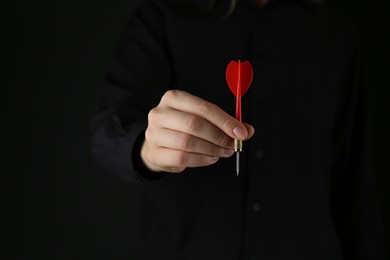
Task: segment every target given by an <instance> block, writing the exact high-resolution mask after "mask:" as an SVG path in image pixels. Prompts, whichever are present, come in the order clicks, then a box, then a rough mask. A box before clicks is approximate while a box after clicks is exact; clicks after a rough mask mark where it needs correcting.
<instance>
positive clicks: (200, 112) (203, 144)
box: [141, 90, 254, 173]
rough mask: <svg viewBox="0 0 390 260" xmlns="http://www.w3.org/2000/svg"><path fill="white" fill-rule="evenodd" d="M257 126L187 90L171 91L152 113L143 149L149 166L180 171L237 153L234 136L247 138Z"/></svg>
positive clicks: (152, 169)
mask: <svg viewBox="0 0 390 260" xmlns="http://www.w3.org/2000/svg"><path fill="white" fill-rule="evenodd" d="M253 133H254V129H253V127H252V126H250V125H248V124H243V123H241V122H239V121H238V120H236V119H235V118H234V117H232V116H230V115H229V114H227V113H226V112H224V111H223V110H222V109H220V108H219V107H218V106H216V105H214V104H212V103H210V102H207V101H205V100H203V99H201V98H198V97H195V96H193V95H191V94H189V93H187V92H184V91H179V90H170V91H168V92H166V93H165V94H164V96H163V97H162V98H161V101H160V103H159V105H158V106H157V107H155V108H153V109H152V110H151V111H150V112H149V116H148V128H147V129H146V132H145V141H144V143H143V145H142V148H141V158H142V160H143V162H144V164H145V166H146V167H147V168H148V169H149V170H151V171H155V172H161V171H165V172H171V173H179V172H182V171H184V169H186V168H187V167H201V166H208V165H211V164H214V163H216V162H217V161H218V160H219V158H221V157H222V158H227V157H230V156H231V155H233V154H234V148H233V142H234V139H239V140H247V139H249V138H251V137H252V135H253Z"/></svg>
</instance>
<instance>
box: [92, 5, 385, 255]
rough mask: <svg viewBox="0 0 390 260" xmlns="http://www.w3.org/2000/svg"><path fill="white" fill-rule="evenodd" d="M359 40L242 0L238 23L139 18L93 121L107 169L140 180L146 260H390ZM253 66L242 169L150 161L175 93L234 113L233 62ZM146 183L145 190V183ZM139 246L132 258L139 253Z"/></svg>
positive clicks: (331, 20)
mask: <svg viewBox="0 0 390 260" xmlns="http://www.w3.org/2000/svg"><path fill="white" fill-rule="evenodd" d="M360 56H361V55H360V51H359V40H358V34H357V33H356V31H355V29H354V27H352V26H351V25H350V24H349V23H348V22H347V21H346V20H344V19H343V18H342V17H341V16H339V15H338V14H337V13H335V12H333V11H330V10H328V9H327V8H326V7H323V6H312V5H307V4H304V3H302V2H300V1H277V0H275V1H272V4H270V5H268V6H267V7H265V8H264V9H262V10H260V9H257V8H254V7H253V4H248V1H241V2H240V3H239V4H238V6H237V7H236V9H235V10H234V12H233V13H232V14H231V15H230V16H229V17H227V18H224V17H221V16H220V15H214V16H213V13H212V12H197V11H196V12H194V11H192V10H190V9H189V8H188V5H186V4H185V2H184V1H168V0H165V1H162V0H145V1H143V3H142V4H141V5H140V6H139V7H138V9H137V10H136V12H135V13H134V14H133V15H132V17H131V19H130V20H129V22H128V25H127V28H126V31H125V32H124V34H123V37H122V39H121V41H120V43H119V45H118V48H117V51H116V54H115V57H114V59H113V62H112V65H111V66H110V69H109V71H108V73H107V75H106V77H105V81H104V86H103V93H102V100H101V111H100V113H99V114H98V115H97V116H96V117H95V118H94V120H93V121H92V128H93V131H94V136H93V139H92V152H93V156H94V158H95V160H96V161H98V162H99V163H100V164H101V165H103V166H104V167H105V168H107V169H108V170H109V171H110V172H111V173H112V174H113V175H115V176H117V177H119V179H120V180H122V181H124V182H128V188H129V189H132V188H133V187H135V185H137V186H139V187H138V188H139V190H140V194H139V198H138V199H139V200H141V201H142V205H143V208H142V210H141V211H140V212H134V214H139V215H142V219H143V223H139V225H141V226H143V231H142V233H130V234H129V236H134V237H136V238H137V239H141V240H142V244H143V246H144V248H143V249H142V250H141V251H142V253H141V254H140V255H137V256H134V259H170V260H173V259H194V260H195V259H196V260H199V259H224V260H233V259H234V260H237V259H264V260H268V259H283V260H285V259H300V260H304V259H308V260H309V259H310V260H312V259H324V260H325V259H326V260H329V259H332V260H338V259H384V256H383V254H382V249H383V241H382V232H383V230H382V226H381V220H380V215H379V209H378V205H377V201H376V195H375V183H374V179H373V173H372V170H371V162H370V157H369V146H368V131H367V109H366V98H365V89H364V84H363V83H364V82H363V78H362V71H361V67H362V66H361V57H360ZM232 59H234V60H238V59H241V60H249V61H250V62H251V63H252V65H253V68H254V80H253V83H252V86H251V88H250V90H249V91H248V93H247V94H246V95H245V96H244V97H243V100H242V102H243V108H242V111H243V121H245V122H248V123H250V124H252V125H254V127H255V129H256V133H255V135H254V137H253V138H252V139H251V140H250V141H248V142H245V143H244V149H243V152H242V159H241V175H240V176H239V177H237V176H236V173H235V159H234V158H233V157H232V158H229V159H221V160H220V161H219V162H218V163H217V164H215V165H213V166H210V167H203V168H192V169H187V170H185V171H184V172H183V173H181V174H169V173H160V174H157V173H150V172H148V171H147V170H146V169H145V168H144V166H143V165H142V162H141V160H140V156H139V150H140V144H141V142H142V140H143V133H144V130H145V128H146V127H147V114H148V112H149V110H150V109H152V108H153V107H155V106H156V105H157V104H158V102H159V100H160V98H161V96H162V95H163V94H164V93H165V92H166V91H167V90H169V89H180V90H185V91H188V92H189V93H191V94H193V95H196V96H199V97H201V98H203V99H206V100H208V101H210V102H212V103H215V104H217V105H218V106H219V107H221V108H222V109H224V110H225V111H227V112H229V113H230V114H232V115H234V109H235V97H234V96H233V95H232V94H231V92H230V90H229V89H228V86H227V85H226V81H225V68H226V66H227V64H228V62H229V61H230V60H232ZM140 187H141V188H140ZM131 246H132V245H129V250H131Z"/></svg>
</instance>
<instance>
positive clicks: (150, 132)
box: [145, 128, 153, 142]
mask: <svg viewBox="0 0 390 260" xmlns="http://www.w3.org/2000/svg"><path fill="white" fill-rule="evenodd" d="M152 136H153V130H151V129H150V128H146V130H145V140H147V141H148V142H150V141H151V140H152Z"/></svg>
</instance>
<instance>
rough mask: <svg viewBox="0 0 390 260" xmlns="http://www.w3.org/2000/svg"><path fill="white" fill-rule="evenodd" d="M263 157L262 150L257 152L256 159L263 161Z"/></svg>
mask: <svg viewBox="0 0 390 260" xmlns="http://www.w3.org/2000/svg"><path fill="white" fill-rule="evenodd" d="M263 157H264V152H263V151H262V150H257V151H256V158H257V159H262V158H263Z"/></svg>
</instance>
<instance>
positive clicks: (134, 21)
mask: <svg viewBox="0 0 390 260" xmlns="http://www.w3.org/2000/svg"><path fill="white" fill-rule="evenodd" d="M164 31H165V26H164V16H163V12H162V11H161V8H160V7H159V6H158V5H157V4H155V3H153V2H152V1H144V2H143V4H142V5H140V6H139V7H138V9H137V10H135V12H134V13H133V14H132V16H131V17H130V19H129V21H128V23H127V26H126V29H125V31H124V33H123V35H122V38H121V40H120V42H119V44H118V46H117V48H116V51H115V54H114V57H113V60H112V62H111V65H110V67H109V69H108V71H107V73H106V75H105V77H104V80H103V84H102V90H101V98H100V107H99V113H98V114H97V115H96V116H95V117H94V118H93V119H92V120H91V123H90V126H91V130H92V139H91V152H92V157H93V159H94V161H95V162H97V163H98V164H99V165H101V166H102V167H103V168H105V169H106V170H107V171H109V172H111V173H112V174H114V175H115V176H116V177H118V178H119V179H120V180H122V181H125V182H142V181H144V180H145V179H146V177H148V179H158V178H159V177H161V176H162V174H157V173H153V174H148V172H147V170H146V168H145V167H143V164H142V162H141V161H140V156H139V151H140V146H141V144H142V140H143V136H144V130H145V129H146V127H147V114H148V112H149V111H150V109H151V108H153V107H154V106H156V105H157V104H158V102H159V100H160V98H161V96H162V95H163V93H164V92H165V91H166V90H167V89H168V88H169V86H170V84H171V77H172V70H171V64H170V62H169V58H168V50H167V48H166V44H165V42H166V39H165V36H164V35H165V33H164Z"/></svg>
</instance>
